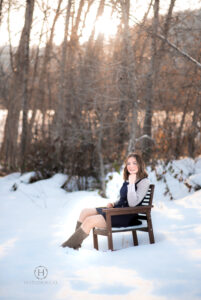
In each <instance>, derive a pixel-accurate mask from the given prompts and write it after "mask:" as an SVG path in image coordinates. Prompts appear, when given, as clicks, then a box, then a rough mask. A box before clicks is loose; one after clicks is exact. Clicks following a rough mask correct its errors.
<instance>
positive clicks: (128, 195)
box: [61, 153, 150, 249]
mask: <svg viewBox="0 0 201 300" xmlns="http://www.w3.org/2000/svg"><path fill="white" fill-rule="evenodd" d="M147 177H148V175H147V172H146V170H145V164H144V162H143V160H142V158H141V156H140V155H139V154H137V153H131V154H129V155H128V157H127V158H126V160H125V166H124V171H123V178H124V183H123V185H122V187H121V189H120V199H119V200H118V201H116V202H114V203H108V204H107V207H104V208H116V207H129V206H130V207H134V206H137V205H140V204H141V202H142V200H143V199H144V197H145V195H146V193H147V191H148V188H149V184H150V182H149V179H148V178H147ZM102 208H103V207H97V208H85V209H83V210H82V211H81V213H80V217H79V219H78V221H77V225H76V228H75V233H74V234H73V235H72V236H71V237H70V238H69V239H68V240H67V241H65V242H64V243H63V244H62V245H61V246H62V247H70V248H74V249H78V248H80V247H81V244H82V242H83V240H84V239H85V238H86V237H87V236H88V235H89V233H90V230H91V229H92V228H93V227H98V228H106V216H105V213H104V212H103V211H102ZM137 217H138V215H120V216H112V218H111V221H112V226H113V227H121V226H132V225H139V224H141V222H140V221H139V220H138V219H137Z"/></svg>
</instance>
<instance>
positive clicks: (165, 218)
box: [0, 159, 201, 300]
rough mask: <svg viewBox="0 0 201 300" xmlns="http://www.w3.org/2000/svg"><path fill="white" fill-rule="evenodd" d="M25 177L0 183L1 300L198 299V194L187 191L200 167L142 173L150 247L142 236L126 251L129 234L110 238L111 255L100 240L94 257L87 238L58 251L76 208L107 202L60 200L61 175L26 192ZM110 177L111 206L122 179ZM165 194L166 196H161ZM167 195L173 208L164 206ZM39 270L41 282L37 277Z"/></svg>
mask: <svg viewBox="0 0 201 300" xmlns="http://www.w3.org/2000/svg"><path fill="white" fill-rule="evenodd" d="M164 170H165V172H164ZM176 174H177V175H176ZM31 175H32V174H31V173H28V174H25V175H23V176H20V174H19V173H13V174H10V175H8V176H6V177H3V178H0V229H1V236H0V270H1V276H0V299H1V300H5V299H8V300H22V299H23V300H27V299H29V300H35V299H39V300H43V299H44V300H46V299H48V300H55V299H67V300H79V299H81V300H94V299H95V300H96V299H97V300H99V299H101V300H102V299H103V300H108V299H111V300H112V299H114V300H124V299H128V300H131V299H137V300H138V299H140V300H147V299H148V300H159V299H160V300H163V299H168V300H170V299H173V300H175V299H181V300H190V299H193V300H198V299H201V286H200V277H201V190H198V191H196V192H194V190H193V187H195V186H196V185H201V160H200V159H197V160H195V161H193V160H191V159H184V160H180V161H175V162H173V171H172V169H171V168H170V166H166V167H165V169H164V167H162V165H160V166H159V167H158V168H157V171H156V172H155V171H151V170H149V178H150V181H151V182H152V183H154V184H155V185H156V189H155V196H154V209H153V212H152V220H153V228H154V234H155V240H156V243H155V244H152V245H150V244H149V241H148V235H147V233H143V232H141V233H138V239H139V246H138V247H133V246H132V236H131V233H117V234H116V235H115V236H114V248H115V249H119V250H118V251H114V252H111V251H108V248H107V239H106V237H99V247H100V251H96V250H94V249H93V240H92V235H91V234H90V236H89V237H88V238H87V239H86V240H85V241H84V243H83V246H82V248H81V249H80V250H79V251H76V250H73V249H68V248H65V249H63V248H61V247H59V246H60V244H61V243H62V242H63V241H64V240H65V239H66V238H67V237H68V236H69V235H70V234H71V233H72V232H73V230H74V228H75V224H76V221H77V218H78V216H79V212H80V210H81V209H82V208H84V207H96V206H100V205H105V204H106V203H107V202H108V201H110V200H109V199H103V198H101V197H100V196H99V194H98V191H92V192H88V191H81V192H73V193H67V192H65V191H64V190H62V189H61V188H60V186H61V185H62V184H63V183H64V181H65V179H66V176H65V175H62V174H57V175H55V176H53V177H52V178H50V179H47V180H41V181H38V182H35V183H32V184H29V183H28V181H29V178H30V176H31ZM110 175H112V180H110V181H109V183H108V186H107V195H108V197H109V198H111V199H112V200H113V201H114V200H116V198H117V197H118V191H119V188H120V186H121V184H122V174H118V173H113V174H110ZM179 176H183V179H182V180H181V179H179V178H178V177H179ZM161 177H162V179H160V178H161ZM157 178H158V179H160V180H157ZM185 180H187V181H188V183H189V184H190V185H191V186H192V188H191V191H190V192H189V187H187V186H186V185H185V184H184V181H185ZM13 186H15V188H13ZM167 186H171V190H170V192H169V193H167V194H166V196H164V192H165V190H166V187H167ZM15 189H16V190H15ZM170 194H171V195H172V196H173V198H174V199H176V200H173V201H170V200H169V198H170ZM39 266H42V269H41V270H42V271H41V273H42V274H43V275H44V274H45V276H46V277H45V278H38V277H37V276H36V271H37V270H38V268H39ZM44 272H46V273H44Z"/></svg>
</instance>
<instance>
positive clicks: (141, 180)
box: [139, 177, 150, 185]
mask: <svg viewBox="0 0 201 300" xmlns="http://www.w3.org/2000/svg"><path fill="white" fill-rule="evenodd" d="M139 184H140V185H150V180H149V178H148V177H144V178H142V179H140V180H139Z"/></svg>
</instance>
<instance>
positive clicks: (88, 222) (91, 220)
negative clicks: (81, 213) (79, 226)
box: [83, 216, 95, 227]
mask: <svg viewBox="0 0 201 300" xmlns="http://www.w3.org/2000/svg"><path fill="white" fill-rule="evenodd" d="M94 223H95V218H94V217H93V216H90V217H86V218H85V220H84V222H83V225H86V226H90V227H93V225H94Z"/></svg>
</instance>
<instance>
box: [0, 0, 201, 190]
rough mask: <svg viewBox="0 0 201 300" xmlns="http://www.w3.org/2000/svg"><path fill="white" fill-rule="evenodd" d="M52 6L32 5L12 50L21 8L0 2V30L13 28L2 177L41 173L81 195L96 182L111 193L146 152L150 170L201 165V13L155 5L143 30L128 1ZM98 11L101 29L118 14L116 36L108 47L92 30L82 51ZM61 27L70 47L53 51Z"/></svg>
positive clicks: (1, 68) (0, 78) (6, 70)
mask: <svg viewBox="0 0 201 300" xmlns="http://www.w3.org/2000/svg"><path fill="white" fill-rule="evenodd" d="M55 3H56V5H57V7H54V9H53V8H51V6H50V5H49V4H48V1H44V0H43V1H40V3H39V2H37V1H35V0H29V1H26V6H25V7H24V24H23V27H22V29H21V33H20V39H19V45H18V47H15V48H14V47H12V39H11V36H12V34H11V32H9V20H10V17H11V16H10V15H11V11H12V9H15V10H17V9H19V8H18V6H19V3H18V1H13V0H9V1H1V2H0V4H1V5H0V22H1V23H0V26H2V23H3V22H7V23H8V36H9V41H10V43H9V45H7V46H6V47H1V51H0V102H1V104H2V108H4V109H6V110H7V117H6V121H5V128H4V136H3V137H2V141H1V150H0V151H1V152H0V153H1V165H2V167H3V170H4V171H5V172H10V171H15V170H21V171H22V172H24V171H30V170H36V171H38V172H39V173H38V174H40V176H41V178H42V177H43V178H47V177H49V176H51V175H52V174H54V173H55V172H63V173H66V174H68V175H70V176H75V175H76V176H77V180H78V181H79V182H80V188H86V182H87V181H86V180H85V181H83V180H82V179H83V178H89V177H91V176H92V177H94V178H96V179H97V181H98V182H100V186H101V188H102V191H103V194H104V192H105V175H106V172H107V171H108V170H110V169H111V167H113V168H118V166H120V165H121V164H122V161H123V159H124V158H125V155H126V154H127V153H128V152H131V151H139V152H141V153H142V154H143V157H144V159H145V160H146V162H149V163H152V164H154V162H156V161H157V159H161V158H162V159H165V160H166V161H169V160H171V159H173V158H179V157H182V156H190V157H192V158H194V157H196V156H198V155H199V154H200V150H201V138H200V131H201V130H200V129H201V128H200V127H201V124H200V115H201V85H200V83H201V82H200V79H201V77H200V76H201V64H200V63H199V62H200V58H201V48H200V43H201V35H200V31H201V11H200V10H196V11H182V12H177V13H175V12H174V7H175V3H176V0H170V1H169V8H168V10H167V13H166V15H161V14H160V0H152V1H150V4H149V6H148V7H147V10H146V11H145V12H144V17H143V18H142V20H140V21H137V20H135V17H134V11H132V9H133V8H132V7H131V3H130V0H116V1H114V0H99V1H97V0H96V1H94V0H87V1H86V0H85V1H84V0H76V1H73V0H68V1H62V0H57V1H55ZM94 4H96V6H95V7H96V8H97V9H96V10H94V12H95V14H96V20H97V19H98V18H100V17H101V16H104V12H105V10H106V9H108V7H110V8H111V18H112V14H113V13H117V14H118V17H119V19H120V23H119V25H118V30H117V34H116V35H115V36H113V37H112V36H111V38H110V39H108V40H106V39H105V37H104V34H103V33H102V34H101V33H99V34H98V35H95V27H92V28H91V34H90V36H89V39H88V40H87V41H85V42H84V43H80V36H82V32H83V30H84V27H85V24H86V19H87V17H88V14H89V11H90V9H92V7H93V5H94ZM48 5H49V6H48ZM36 7H37V9H40V11H41V13H42V16H43V18H42V20H41V22H40V27H39V29H38V42H37V45H35V46H31V44H30V35H31V31H32V30H33V27H34V26H36V23H35V22H34V12H35V10H36ZM131 8H132V9H131ZM50 11H51V14H53V16H54V17H53V18H51V22H50V19H48V16H49V14H50ZM60 18H63V20H64V26H63V31H62V32H63V42H62V43H61V44H60V45H55V44H54V36H55V35H56V34H57V32H56V29H55V28H56V24H57V22H58V20H59V19H60ZM129 20H130V21H133V22H129ZM130 24H132V25H130ZM47 27H48V30H47ZM44 35H45V36H46V42H45V46H44V45H43V44H42V38H43V37H44ZM5 57H7V60H5ZM83 182H84V183H83ZM82 183H83V184H82ZM83 185H84V186H83Z"/></svg>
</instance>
